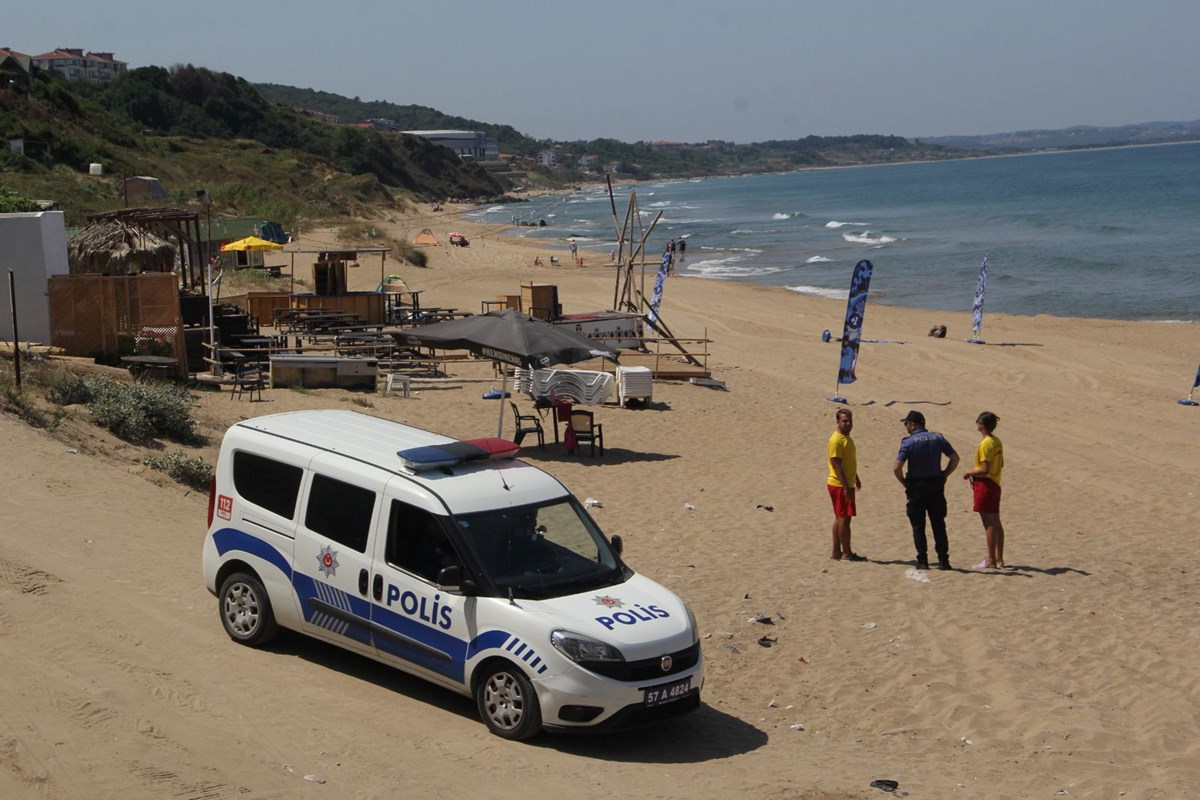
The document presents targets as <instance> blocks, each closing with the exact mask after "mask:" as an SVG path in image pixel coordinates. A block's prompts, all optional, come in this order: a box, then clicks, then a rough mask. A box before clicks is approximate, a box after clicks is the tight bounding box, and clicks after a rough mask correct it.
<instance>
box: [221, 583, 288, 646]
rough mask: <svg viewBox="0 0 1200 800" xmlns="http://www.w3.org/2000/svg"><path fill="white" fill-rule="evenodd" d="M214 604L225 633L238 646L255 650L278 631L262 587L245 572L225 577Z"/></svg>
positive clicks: (264, 589) (265, 591) (268, 599)
mask: <svg viewBox="0 0 1200 800" xmlns="http://www.w3.org/2000/svg"><path fill="white" fill-rule="evenodd" d="M217 603H218V604H219V606H220V611H221V624H222V625H224V626H225V632H226V633H228V634H229V638H230V639H233V640H234V641H235V642H237V643H239V644H244V645H246V646H248V647H258V646H260V645H264V644H266V643H267V642H269V641H271V640H272V639H274V638H275V634H277V633H278V632H279V626H278V625H277V624H276V623H275V614H274V612H272V611H271V599H270V598H269V597H267V590H266V588H265V587H264V586H263V585H262V581H260V580H259V579H258V578H256V577H254V576H253V575H251V574H249V573H246V572H235V573H233V574H232V575H230V576H229V577H228V578H226V579H225V582H224V583H222V584H221V591H220V593H219V594H218V595H217Z"/></svg>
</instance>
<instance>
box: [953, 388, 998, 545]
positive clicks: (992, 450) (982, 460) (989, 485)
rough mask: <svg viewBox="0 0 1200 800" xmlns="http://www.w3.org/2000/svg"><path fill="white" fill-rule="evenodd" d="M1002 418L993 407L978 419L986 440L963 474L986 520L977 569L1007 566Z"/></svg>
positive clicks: (978, 424) (983, 520)
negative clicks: (1002, 495) (984, 547)
mask: <svg viewBox="0 0 1200 800" xmlns="http://www.w3.org/2000/svg"><path fill="white" fill-rule="evenodd" d="M999 421H1000V418H999V417H997V416H996V415H995V414H993V413H992V412H990V411H983V412H981V413H980V414H979V416H978V417H977V418H976V420H975V427H976V428H977V429H978V430H979V432H980V433H982V434H983V441H982V442H980V443H979V447H978V449H976V450H975V468H974V469H969V470H967V471H966V473H964V474H963V478H964V479H965V480H969V481H971V488H972V489H973V490H974V494H975V510H976V511H978V512H979V518H980V520H981V521H982V522H983V533H984V536H985V537H986V538H987V558H985V559H984V560H983V561H980V562H979V563H978V564H976V565H975V569H994V568H996V567H1003V566H1004V525H1002V524H1001V522H1000V475H1001V473H1002V472H1003V471H1004V444H1003V443H1002V442H1001V441H1000V439H999V438H997V437H996V435H995V433H994V431H995V430H996V423H998V422H999Z"/></svg>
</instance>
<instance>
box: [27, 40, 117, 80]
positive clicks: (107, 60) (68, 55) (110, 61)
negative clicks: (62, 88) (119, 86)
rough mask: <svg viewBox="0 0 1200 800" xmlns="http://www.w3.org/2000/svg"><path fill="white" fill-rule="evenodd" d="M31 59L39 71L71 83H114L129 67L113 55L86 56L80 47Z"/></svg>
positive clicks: (55, 51)
mask: <svg viewBox="0 0 1200 800" xmlns="http://www.w3.org/2000/svg"><path fill="white" fill-rule="evenodd" d="M30 58H31V60H32V61H33V66H35V67H38V68H39V69H44V70H47V71H49V72H57V73H58V74H59V75H62V76H63V77H64V78H66V79H67V80H69V81H87V82H88V83H112V82H113V81H115V80H116V79H117V78H118V77H119V76H121V75H123V74H124V73H125V70H126V68H127V67H128V66H129V65H128V64H126V63H125V62H124V61H118V60H117V59H116V58H114V57H113V54H112V53H98V52H91V51H89V52H88V53H86V54H85V53H84V52H83V49H82V48H78V47H60V48H58V49H57V50H51V51H50V52H49V53H42V54H41V55H37V56H31V57H30Z"/></svg>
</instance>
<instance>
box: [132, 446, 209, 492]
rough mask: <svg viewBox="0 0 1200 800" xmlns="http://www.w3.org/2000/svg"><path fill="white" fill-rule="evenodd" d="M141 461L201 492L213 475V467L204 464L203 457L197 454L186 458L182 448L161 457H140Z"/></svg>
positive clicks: (205, 489) (204, 489)
mask: <svg viewBox="0 0 1200 800" xmlns="http://www.w3.org/2000/svg"><path fill="white" fill-rule="evenodd" d="M142 463H143V464H145V465H146V466H148V467H153V468H154V469H157V470H161V471H163V472H165V473H167V474H168V475H170V476H171V478H173V479H174V480H176V481H178V482H179V483H182V484H183V485H184V486H190V487H191V488H193V489H196V490H198V491H202V492H203V491H207V490H208V487H209V482H210V481H211V480H212V476H213V468H212V467H210V466H209V465H208V464H206V463H205V462H204V459H202V458H200V457H199V456H196V457H195V458H188V456H187V453H185V452H183V451H182V450H176V451H174V452H172V453H167V454H166V455H165V456H162V457H161V458H160V457H158V456H146V457H145V458H143V459H142Z"/></svg>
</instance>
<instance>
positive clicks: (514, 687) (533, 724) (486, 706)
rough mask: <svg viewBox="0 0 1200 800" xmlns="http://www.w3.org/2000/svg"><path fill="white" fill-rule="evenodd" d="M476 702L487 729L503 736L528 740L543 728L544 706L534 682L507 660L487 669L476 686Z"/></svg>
mask: <svg viewBox="0 0 1200 800" xmlns="http://www.w3.org/2000/svg"><path fill="white" fill-rule="evenodd" d="M475 702H476V704H477V705H478V706H479V716H480V717H481V718H482V719H483V722H484V724H486V725H487V726H488V730H490V731H491V732H492V733H494V734H496V735H497V736H499V737H501V738H504V739H513V740H521V739H528V738H530V737H532V736H536V735H537V734H538V733H540V732H541V730H542V709H541V706H540V705H539V704H538V699H537V692H535V691H534V689H533V683H531V682H530V680H529V678H527V677H525V673H524V672H522V671H521V670H520V669H519V668H517V667H515V666H513V665H512V664H509V663H508V662H497V663H496V664H494V665H492V666H490V667H489V668H488V671H487V673H486V675H485V677H484V678H483V679H482V680H481V681H479V684H478V685H477V686H476V688H475Z"/></svg>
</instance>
